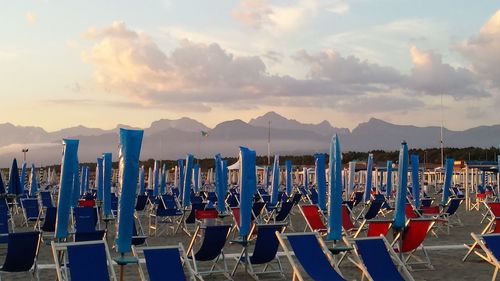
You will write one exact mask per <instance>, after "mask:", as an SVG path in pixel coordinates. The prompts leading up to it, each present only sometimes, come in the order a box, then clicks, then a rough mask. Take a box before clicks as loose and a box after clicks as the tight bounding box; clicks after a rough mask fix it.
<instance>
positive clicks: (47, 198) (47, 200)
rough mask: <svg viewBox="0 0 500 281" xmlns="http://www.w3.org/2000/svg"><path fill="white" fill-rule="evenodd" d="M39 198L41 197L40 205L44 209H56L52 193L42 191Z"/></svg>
mask: <svg viewBox="0 0 500 281" xmlns="http://www.w3.org/2000/svg"><path fill="white" fill-rule="evenodd" d="M38 196H39V197H40V205H42V208H49V207H54V202H52V194H51V193H50V191H40V192H39V193H38Z"/></svg>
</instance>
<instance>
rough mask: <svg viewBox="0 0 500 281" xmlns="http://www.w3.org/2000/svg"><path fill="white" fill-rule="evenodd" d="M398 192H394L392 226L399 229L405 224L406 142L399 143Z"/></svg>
mask: <svg viewBox="0 0 500 281" xmlns="http://www.w3.org/2000/svg"><path fill="white" fill-rule="evenodd" d="M398 164H399V165H398V193H397V194H396V210H395V213H394V223H393V224H392V228H394V229H397V230H401V229H403V227H404V226H405V220H406V219H405V208H406V207H405V205H406V189H407V185H408V183H407V181H408V145H407V144H406V142H403V143H402V144H401V149H400V150H399V162H398Z"/></svg>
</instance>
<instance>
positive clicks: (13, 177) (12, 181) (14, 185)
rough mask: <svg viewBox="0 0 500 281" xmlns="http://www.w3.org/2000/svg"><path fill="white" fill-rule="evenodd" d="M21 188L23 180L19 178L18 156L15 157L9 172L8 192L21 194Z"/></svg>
mask: <svg viewBox="0 0 500 281" xmlns="http://www.w3.org/2000/svg"><path fill="white" fill-rule="evenodd" d="M21 189H22V187H21V181H20V180H19V170H18V168H17V160H16V158H14V160H13V161H12V166H11V167H10V172H9V186H8V193H9V194H14V195H18V194H21V193H20V192H19V191H20V190H21Z"/></svg>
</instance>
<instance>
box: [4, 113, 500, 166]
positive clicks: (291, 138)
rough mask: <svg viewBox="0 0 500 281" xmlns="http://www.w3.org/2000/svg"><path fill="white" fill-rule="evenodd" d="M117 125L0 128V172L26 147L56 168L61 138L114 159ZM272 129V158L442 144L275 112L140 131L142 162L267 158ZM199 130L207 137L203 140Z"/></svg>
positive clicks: (457, 135)
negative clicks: (247, 153)
mask: <svg viewBox="0 0 500 281" xmlns="http://www.w3.org/2000/svg"><path fill="white" fill-rule="evenodd" d="M118 128H132V127H130V126H127V125H118V126H117V127H116V128H114V129H111V130H103V129H99V128H88V127H84V126H76V127H71V128H66V129H62V130H59V131H55V132H47V131H45V130H44V129H43V128H40V127H33V126H15V125H13V124H10V123H4V124H0V136H1V137H0V167H8V166H9V165H10V163H11V161H12V158H14V157H17V158H18V160H21V159H22V157H23V155H22V152H21V149H23V148H29V152H28V154H27V158H28V162H30V163H31V162H34V163H35V164H36V165H46V164H58V163H60V161H61V149H62V146H61V139H62V138H77V139H79V140H80V146H79V160H80V162H95V159H96V157H97V156H99V155H101V154H102V152H112V153H113V156H114V157H113V158H114V160H116V159H117V155H118V153H117V152H118ZM269 128H270V135H271V145H270V147H271V153H273V154H281V155H303V154H312V153H316V152H326V151H327V149H328V146H329V141H330V138H331V136H332V135H333V134H335V133H336V134H338V135H339V136H340V139H341V146H342V150H343V151H370V150H375V149H381V150H397V149H399V146H400V143H401V141H403V140H406V141H407V142H408V144H409V146H410V147H411V148H431V147H439V145H440V131H441V128H440V127H416V126H411V125H396V124H391V123H388V122H385V121H383V120H379V119H375V118H372V119H370V120H368V121H367V122H365V123H361V124H359V125H358V126H357V127H356V128H354V129H353V130H352V131H351V130H349V129H347V128H342V127H335V126H332V124H330V123H329V122H328V121H323V122H320V123H318V124H305V123H301V122H299V121H297V120H293V119H288V118H286V117H283V116H281V115H279V114H277V113H275V112H268V113H266V114H264V115H262V116H259V117H256V118H254V119H251V120H250V121H249V122H248V123H247V122H244V121H242V120H230V121H225V122H222V123H220V124H218V125H216V126H215V127H214V128H209V127H207V126H205V125H204V124H203V123H201V122H198V121H196V120H193V119H190V118H187V117H184V118H181V119H176V120H170V119H161V120H158V121H154V122H153V123H151V126H150V127H148V128H143V129H144V140H143V145H142V150H141V159H149V158H154V159H177V158H184V157H185V156H186V154H187V153H192V154H194V155H195V157H202V158H205V157H213V155H215V154H216V153H221V154H222V155H223V156H237V154H238V147H239V146H247V147H250V148H252V149H255V150H256V151H257V154H258V155H266V154H267V145H268V144H267V143H268V134H269ZM201 131H204V132H207V133H208V136H202V134H201ZM443 137H444V143H445V146H447V147H469V146H476V147H491V146H496V145H498V143H499V142H500V125H493V126H480V127H475V128H471V129H467V130H464V131H452V130H448V129H446V128H443Z"/></svg>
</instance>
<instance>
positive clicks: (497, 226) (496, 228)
mask: <svg viewBox="0 0 500 281" xmlns="http://www.w3.org/2000/svg"><path fill="white" fill-rule="evenodd" d="M484 234H500V217H496V218H494V219H493V220H491V221H490V222H489V223H488V224H487V225H486V226H485V227H484V228H483V230H482V231H481V233H480V234H479V235H484ZM464 246H465V248H467V254H465V256H464V257H463V258H462V261H466V260H467V258H468V257H469V256H470V254H472V253H476V254H478V253H479V252H477V251H475V250H477V249H478V248H479V246H478V245H477V242H473V243H472V244H471V245H468V244H464ZM479 256H480V257H482V258H483V257H484V255H479Z"/></svg>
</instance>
